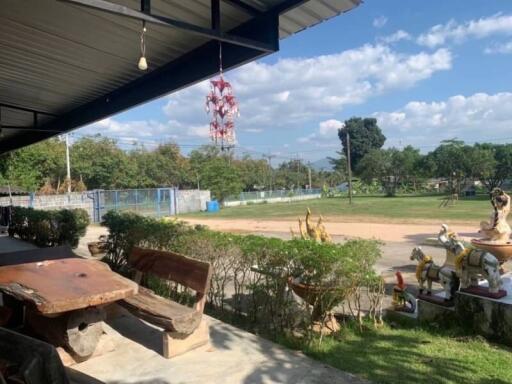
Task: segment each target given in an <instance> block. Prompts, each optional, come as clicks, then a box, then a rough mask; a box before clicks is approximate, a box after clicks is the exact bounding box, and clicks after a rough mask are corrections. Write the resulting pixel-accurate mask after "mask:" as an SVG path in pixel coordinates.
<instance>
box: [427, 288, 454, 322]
mask: <svg viewBox="0 0 512 384" xmlns="http://www.w3.org/2000/svg"><path fill="white" fill-rule="evenodd" d="M428 297H429V299H430V300H429V301H425V300H422V299H421V298H420V297H418V320H419V322H420V323H438V324H446V323H447V322H454V321H456V320H457V319H456V314H455V309H454V308H453V307H447V306H446V305H439V304H437V303H435V302H433V300H436V301H439V302H444V292H442V293H438V294H435V295H428ZM434 298H435V299H434Z"/></svg>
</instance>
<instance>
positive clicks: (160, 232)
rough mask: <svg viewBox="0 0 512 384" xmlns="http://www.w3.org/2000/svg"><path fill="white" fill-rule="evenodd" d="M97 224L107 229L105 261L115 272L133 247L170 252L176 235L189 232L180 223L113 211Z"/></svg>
mask: <svg viewBox="0 0 512 384" xmlns="http://www.w3.org/2000/svg"><path fill="white" fill-rule="evenodd" d="M101 224H102V225H103V226H105V227H107V228H108V229H109V235H108V239H107V242H108V248H107V252H106V261H107V262H108V263H109V264H110V265H111V267H112V268H113V269H114V270H116V271H121V269H122V268H124V266H125V265H126V261H127V257H128V255H129V254H130V252H131V250H132V248H133V247H134V246H139V247H146V248H153V249H173V248H174V247H173V245H174V244H175V243H176V241H177V237H178V235H179V234H185V232H186V231H191V230H193V229H190V228H188V227H186V226H185V225H184V224H182V223H180V222H175V221H164V220H157V219H153V218H150V217H144V216H140V215H138V214H136V213H132V212H117V211H109V212H107V213H106V214H105V215H104V216H103V221H102V223H101Z"/></svg>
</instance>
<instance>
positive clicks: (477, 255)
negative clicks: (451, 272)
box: [437, 224, 502, 293]
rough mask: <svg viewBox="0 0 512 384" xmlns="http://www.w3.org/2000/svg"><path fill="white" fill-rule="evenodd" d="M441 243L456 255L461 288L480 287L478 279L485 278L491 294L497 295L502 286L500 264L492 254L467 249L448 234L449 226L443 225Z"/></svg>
mask: <svg viewBox="0 0 512 384" xmlns="http://www.w3.org/2000/svg"><path fill="white" fill-rule="evenodd" d="M437 238H438V240H439V242H440V243H441V244H442V245H443V246H444V247H445V248H446V249H447V250H448V251H449V252H452V253H453V254H454V255H455V268H456V271H457V274H458V275H459V276H460V287H461V288H468V287H470V286H478V277H479V276H483V277H484V278H485V279H486V280H487V281H488V282H489V292H490V293H497V292H498V291H499V290H500V287H501V285H502V280H501V277H500V263H499V262H498V259H496V257H495V256H493V255H492V254H491V253H489V252H486V251H483V250H480V249H471V248H466V247H465V246H464V244H463V243H462V241H460V240H459V239H458V238H457V236H456V235H455V234H454V233H449V232H448V226H447V225H446V224H443V225H442V227H441V231H439V235H438V236H437Z"/></svg>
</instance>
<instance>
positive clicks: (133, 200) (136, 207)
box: [91, 188, 177, 222]
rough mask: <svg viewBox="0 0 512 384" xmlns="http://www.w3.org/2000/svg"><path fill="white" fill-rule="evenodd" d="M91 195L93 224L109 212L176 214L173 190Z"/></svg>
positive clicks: (125, 190)
mask: <svg viewBox="0 0 512 384" xmlns="http://www.w3.org/2000/svg"><path fill="white" fill-rule="evenodd" d="M91 194H92V196H91V197H92V199H93V205H94V207H93V211H94V212H93V219H94V221H95V222H100V221H101V218H102V217H103V215H104V214H105V213H107V212H108V211H110V210H115V211H130V212H136V213H139V214H141V215H145V216H156V217H160V216H172V215H175V214H176V204H177V203H176V190H175V189H174V188H156V189H123V190H108V191H105V190H95V191H92V192H91Z"/></svg>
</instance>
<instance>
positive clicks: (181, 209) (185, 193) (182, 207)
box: [176, 189, 211, 214]
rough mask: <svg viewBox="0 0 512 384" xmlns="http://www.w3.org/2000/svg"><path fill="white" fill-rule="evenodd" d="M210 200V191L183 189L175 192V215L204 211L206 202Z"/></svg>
mask: <svg viewBox="0 0 512 384" xmlns="http://www.w3.org/2000/svg"><path fill="white" fill-rule="evenodd" d="M210 200H211V195H210V191H198V190H196V189H184V190H178V191H176V211H177V212H176V213H177V214H180V213H189V212H200V211H205V210H206V202H207V201H210Z"/></svg>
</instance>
